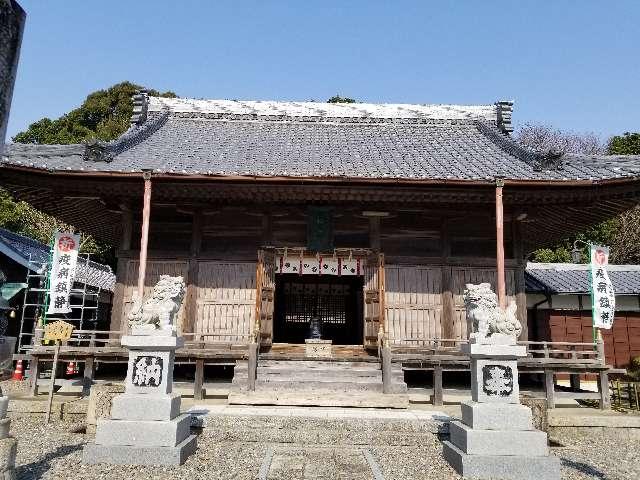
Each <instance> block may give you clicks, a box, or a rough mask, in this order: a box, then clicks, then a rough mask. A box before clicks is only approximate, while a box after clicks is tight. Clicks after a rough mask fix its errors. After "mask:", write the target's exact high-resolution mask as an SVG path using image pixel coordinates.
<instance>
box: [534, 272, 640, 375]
mask: <svg viewBox="0 0 640 480" xmlns="http://www.w3.org/2000/svg"><path fill="white" fill-rule="evenodd" d="M607 271H608V273H609V278H610V279H611V282H612V283H613V288H614V291H615V292H616V315H615V319H614V322H613V327H612V328H611V329H610V330H601V332H602V339H603V340H604V344H605V348H604V351H605V359H606V363H607V364H608V365H612V366H614V367H616V368H627V367H628V366H629V362H631V360H632V359H633V358H636V357H640V265H609V266H608V267H607ZM526 282H527V283H526V284H527V308H528V311H529V319H528V321H529V336H530V339H531V340H535V341H549V342H577V343H580V342H591V341H592V340H593V321H592V317H591V294H590V286H589V265H584V264H582V265H581V264H575V263H529V264H527V270H526Z"/></svg>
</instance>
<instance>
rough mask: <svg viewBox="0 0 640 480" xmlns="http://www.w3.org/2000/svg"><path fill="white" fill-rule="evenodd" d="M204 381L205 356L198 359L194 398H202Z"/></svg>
mask: <svg viewBox="0 0 640 480" xmlns="http://www.w3.org/2000/svg"><path fill="white" fill-rule="evenodd" d="M203 383H204V358H197V359H196V375H195V378H194V381H193V399H194V400H202V397H203V395H202V393H203V389H202V384H203Z"/></svg>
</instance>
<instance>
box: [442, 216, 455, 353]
mask: <svg viewBox="0 0 640 480" xmlns="http://www.w3.org/2000/svg"><path fill="white" fill-rule="evenodd" d="M441 235H442V251H441V257H442V273H441V290H442V293H441V301H442V332H441V336H442V338H448V339H452V338H455V337H456V326H455V318H456V315H455V305H454V302H453V281H452V280H453V279H452V278H451V274H452V272H451V266H450V265H448V260H449V257H450V256H451V243H450V241H449V222H448V219H446V218H443V219H442V233H441ZM447 345H448V344H447Z"/></svg>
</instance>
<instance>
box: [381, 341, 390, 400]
mask: <svg viewBox="0 0 640 480" xmlns="http://www.w3.org/2000/svg"><path fill="white" fill-rule="evenodd" d="M392 383H393V374H392V372H391V349H390V348H389V347H388V346H385V347H383V348H382V393H393V386H392Z"/></svg>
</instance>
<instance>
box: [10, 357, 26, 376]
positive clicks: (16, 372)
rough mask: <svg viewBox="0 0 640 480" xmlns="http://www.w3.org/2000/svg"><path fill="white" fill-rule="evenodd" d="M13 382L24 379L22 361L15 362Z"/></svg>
mask: <svg viewBox="0 0 640 480" xmlns="http://www.w3.org/2000/svg"><path fill="white" fill-rule="evenodd" d="M11 378H12V379H13V380H22V379H23V378H24V370H23V368H22V360H18V361H17V362H16V369H15V370H14V372H13V377H11Z"/></svg>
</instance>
